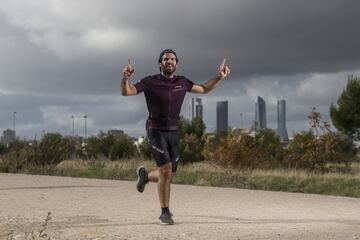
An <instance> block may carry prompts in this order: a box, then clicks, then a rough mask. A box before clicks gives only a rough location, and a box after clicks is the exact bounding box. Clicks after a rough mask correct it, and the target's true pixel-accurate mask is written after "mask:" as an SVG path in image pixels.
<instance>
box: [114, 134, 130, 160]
mask: <svg viewBox="0 0 360 240" xmlns="http://www.w3.org/2000/svg"><path fill="white" fill-rule="evenodd" d="M135 152H136V146H135V144H134V141H133V140H132V139H131V138H130V137H129V136H127V135H126V134H124V135H122V136H120V137H118V138H116V140H115V143H114V144H113V145H112V146H111V147H110V150H109V157H110V159H111V160H115V159H120V158H131V157H133V156H135Z"/></svg>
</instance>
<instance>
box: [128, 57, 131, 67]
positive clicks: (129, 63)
mask: <svg viewBox="0 0 360 240" xmlns="http://www.w3.org/2000/svg"><path fill="white" fill-rule="evenodd" d="M128 65H129V66H131V59H130V58H128Z"/></svg>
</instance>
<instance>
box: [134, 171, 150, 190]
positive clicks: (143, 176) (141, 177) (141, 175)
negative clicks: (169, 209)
mask: <svg viewBox="0 0 360 240" xmlns="http://www.w3.org/2000/svg"><path fill="white" fill-rule="evenodd" d="M136 175H137V177H138V179H137V183H136V189H137V190H138V191H139V192H141V193H142V192H143V191H144V190H145V185H146V184H147V183H148V179H147V171H146V169H145V167H144V166H140V167H138V168H137V169H136Z"/></svg>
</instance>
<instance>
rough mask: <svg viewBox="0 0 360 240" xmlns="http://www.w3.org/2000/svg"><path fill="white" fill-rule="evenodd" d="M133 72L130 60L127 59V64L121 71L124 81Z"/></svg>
mask: <svg viewBox="0 0 360 240" xmlns="http://www.w3.org/2000/svg"><path fill="white" fill-rule="evenodd" d="M134 72H135V69H134V68H133V67H132V66H131V59H130V58H129V59H128V64H127V66H126V67H125V68H124V70H123V77H124V79H129V78H130V77H131V76H132V75H133V73H134Z"/></svg>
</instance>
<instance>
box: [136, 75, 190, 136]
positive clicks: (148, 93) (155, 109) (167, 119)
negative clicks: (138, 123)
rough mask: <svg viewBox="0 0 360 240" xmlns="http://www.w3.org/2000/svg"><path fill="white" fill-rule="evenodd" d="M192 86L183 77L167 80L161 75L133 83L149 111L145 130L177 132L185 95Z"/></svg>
mask: <svg viewBox="0 0 360 240" xmlns="http://www.w3.org/2000/svg"><path fill="white" fill-rule="evenodd" d="M193 84H194V83H193V82H192V81H190V80H189V79H187V78H186V77H184V76H174V77H173V78H171V79H167V78H165V77H164V76H162V75H161V74H157V75H153V76H147V77H145V78H143V79H141V80H140V81H139V82H137V83H135V84H134V86H135V88H136V90H137V93H138V94H139V93H141V92H144V95H145V99H146V105H147V108H148V111H149V116H148V119H147V121H146V129H158V130H177V129H178V128H179V118H180V117H179V115H180V111H181V106H182V103H183V101H184V97H185V94H186V92H189V91H190V90H191V88H192V86H193Z"/></svg>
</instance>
